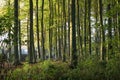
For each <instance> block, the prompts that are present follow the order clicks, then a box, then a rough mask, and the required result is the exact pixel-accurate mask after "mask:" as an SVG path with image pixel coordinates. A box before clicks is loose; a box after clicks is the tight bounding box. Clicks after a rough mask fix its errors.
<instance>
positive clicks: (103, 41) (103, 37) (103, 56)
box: [99, 0, 106, 60]
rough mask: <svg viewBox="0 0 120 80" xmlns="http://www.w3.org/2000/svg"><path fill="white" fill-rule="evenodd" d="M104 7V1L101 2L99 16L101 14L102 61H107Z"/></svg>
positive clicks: (100, 0)
mask: <svg viewBox="0 0 120 80" xmlns="http://www.w3.org/2000/svg"><path fill="white" fill-rule="evenodd" d="M102 10H103V7H102V0H99V14H100V26H101V48H102V50H101V57H100V58H101V60H105V57H106V48H105V30H104V26H103V16H102V14H103V11H102Z"/></svg>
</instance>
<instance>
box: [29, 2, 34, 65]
mask: <svg viewBox="0 0 120 80" xmlns="http://www.w3.org/2000/svg"><path fill="white" fill-rule="evenodd" d="M29 5H30V60H29V62H30V63H33V62H34V33H33V1H32V0H29Z"/></svg>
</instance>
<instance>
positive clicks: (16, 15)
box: [14, 0, 20, 65]
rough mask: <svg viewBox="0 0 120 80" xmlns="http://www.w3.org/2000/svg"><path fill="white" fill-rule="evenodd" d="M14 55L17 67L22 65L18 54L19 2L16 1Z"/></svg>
mask: <svg viewBox="0 0 120 80" xmlns="http://www.w3.org/2000/svg"><path fill="white" fill-rule="evenodd" d="M14 54H15V65H18V64H19V63H20V61H19V54H18V0H14Z"/></svg>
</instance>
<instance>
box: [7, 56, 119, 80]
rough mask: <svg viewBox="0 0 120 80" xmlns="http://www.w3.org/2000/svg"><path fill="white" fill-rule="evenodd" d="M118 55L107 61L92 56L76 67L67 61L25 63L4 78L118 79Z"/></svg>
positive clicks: (40, 79) (42, 79)
mask: <svg viewBox="0 0 120 80" xmlns="http://www.w3.org/2000/svg"><path fill="white" fill-rule="evenodd" d="M119 75H120V55H117V57H115V58H112V59H109V60H108V61H106V62H105V61H99V60H97V58H96V57H94V56H92V57H89V58H87V59H83V60H80V61H79V63H78V66H77V68H76V69H70V67H69V63H67V62H64V63H63V62H61V61H50V60H46V61H44V62H40V63H36V64H31V65H30V64H28V63H25V64H24V65H23V66H22V67H19V68H16V69H15V70H14V71H10V72H9V75H8V76H7V77H6V80H120V76H119Z"/></svg>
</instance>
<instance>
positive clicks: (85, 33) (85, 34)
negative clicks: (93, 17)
mask: <svg viewBox="0 0 120 80" xmlns="http://www.w3.org/2000/svg"><path fill="white" fill-rule="evenodd" d="M84 5H85V13H84V52H85V54H86V52H87V51H86V50H87V49H86V36H87V32H86V27H87V25H86V24H87V23H86V18H87V14H86V13H87V0H85V3H84Z"/></svg>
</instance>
